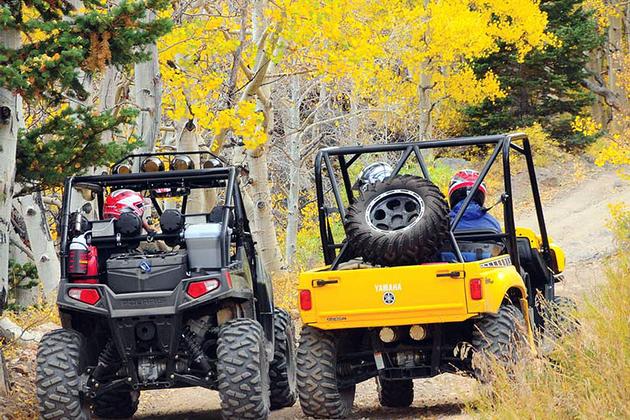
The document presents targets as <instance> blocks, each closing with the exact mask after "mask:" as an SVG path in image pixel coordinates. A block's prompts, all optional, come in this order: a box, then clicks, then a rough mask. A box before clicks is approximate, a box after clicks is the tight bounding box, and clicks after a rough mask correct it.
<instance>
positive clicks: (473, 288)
mask: <svg viewBox="0 0 630 420" xmlns="http://www.w3.org/2000/svg"><path fill="white" fill-rule="evenodd" d="M470 297H471V298H472V299H473V300H481V299H482V298H483V293H482V291H481V279H470Z"/></svg>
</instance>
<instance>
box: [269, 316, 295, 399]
mask: <svg viewBox="0 0 630 420" xmlns="http://www.w3.org/2000/svg"><path fill="white" fill-rule="evenodd" d="M273 324H274V328H273V331H274V342H275V344H274V355H273V360H272V361H271V364H270V366H269V378H270V379H271V384H270V385H271V387H270V388H271V390H270V391H271V409H272V410H278V409H280V408H284V407H291V406H293V404H295V402H296V401H297V383H296V382H297V377H296V370H295V328H294V327H293V320H292V319H291V316H290V315H289V314H288V313H287V311H285V310H284V309H280V308H276V309H275V311H274V315H273Z"/></svg>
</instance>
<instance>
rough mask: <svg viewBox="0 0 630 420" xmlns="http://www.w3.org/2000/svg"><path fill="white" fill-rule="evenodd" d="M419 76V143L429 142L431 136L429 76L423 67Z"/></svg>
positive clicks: (431, 105)
mask: <svg viewBox="0 0 630 420" xmlns="http://www.w3.org/2000/svg"><path fill="white" fill-rule="evenodd" d="M422 67H423V68H422V70H421V71H422V73H421V75H420V86H418V96H419V100H420V118H419V133H418V137H419V140H420V141H424V140H430V139H431V137H432V136H433V122H432V120H431V113H432V107H433V104H432V103H431V75H430V74H428V73H427V71H428V70H427V69H426V67H425V66H422Z"/></svg>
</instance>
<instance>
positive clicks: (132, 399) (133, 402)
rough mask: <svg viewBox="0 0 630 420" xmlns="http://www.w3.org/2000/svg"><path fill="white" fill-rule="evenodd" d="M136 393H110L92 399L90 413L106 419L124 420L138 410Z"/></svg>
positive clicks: (137, 395) (137, 393)
mask: <svg viewBox="0 0 630 420" xmlns="http://www.w3.org/2000/svg"><path fill="white" fill-rule="evenodd" d="M139 396H140V393H139V392H138V391H111V392H107V393H105V394H103V395H100V396H98V397H96V398H94V399H92V412H93V413H94V415H95V416H98V417H101V418H106V419H125V418H129V417H131V416H133V415H134V414H135V413H136V411H137V410H138V403H139Z"/></svg>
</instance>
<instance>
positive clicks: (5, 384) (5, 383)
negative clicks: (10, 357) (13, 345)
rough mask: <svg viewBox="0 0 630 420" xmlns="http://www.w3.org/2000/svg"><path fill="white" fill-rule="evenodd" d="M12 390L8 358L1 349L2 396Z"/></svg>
mask: <svg viewBox="0 0 630 420" xmlns="http://www.w3.org/2000/svg"><path fill="white" fill-rule="evenodd" d="M10 390H11V388H10V385H9V369H8V368H7V363H6V360H5V359H4V355H3V354H2V349H0V397H1V396H5V395H8V394H9V391H10Z"/></svg>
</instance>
